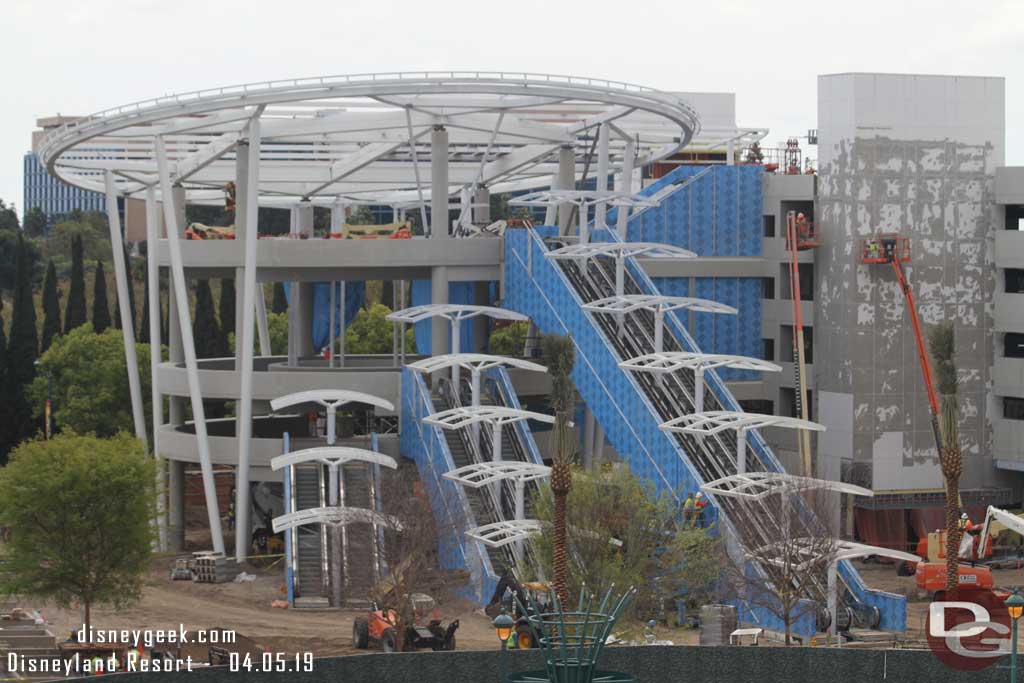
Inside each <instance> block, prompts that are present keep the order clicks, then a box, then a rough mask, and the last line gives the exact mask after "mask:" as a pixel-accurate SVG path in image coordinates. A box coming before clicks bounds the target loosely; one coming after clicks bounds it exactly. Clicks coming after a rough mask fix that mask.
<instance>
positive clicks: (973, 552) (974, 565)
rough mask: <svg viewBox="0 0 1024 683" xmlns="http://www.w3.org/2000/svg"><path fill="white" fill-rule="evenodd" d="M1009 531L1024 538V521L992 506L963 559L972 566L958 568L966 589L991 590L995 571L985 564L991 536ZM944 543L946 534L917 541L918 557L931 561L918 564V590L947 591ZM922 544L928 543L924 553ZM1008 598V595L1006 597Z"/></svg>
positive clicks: (961, 581) (989, 552)
mask: <svg viewBox="0 0 1024 683" xmlns="http://www.w3.org/2000/svg"><path fill="white" fill-rule="evenodd" d="M1003 530H1008V531H1012V532H1014V533H1016V534H1020V535H1021V536H1024V519H1022V518H1020V517H1018V516H1017V515H1015V514H1013V513H1011V512H1007V511H1006V510H1001V509H999V508H997V507H993V506H991V505H990V506H989V507H988V510H987V511H986V512H985V521H984V523H983V524H982V526H981V533H980V535H979V536H978V538H977V540H976V541H973V542H972V547H971V549H970V551H969V552H968V553H967V554H968V557H965V558H964V559H966V560H968V562H969V563H964V562H961V563H960V566H959V568H958V579H957V582H958V584H959V585H960V586H967V587H971V588H978V589H992V588H994V587H995V581H994V579H993V578H992V570H991V568H990V567H989V566H987V565H986V564H979V563H984V562H986V558H989V557H991V556H992V542H991V541H992V537H993V536H994V535H995V534H997V533H998V532H1000V531H1003ZM945 541H946V532H945V531H936V532H933V533H931V534H928V538H927V539H922V540H921V541H919V542H918V548H919V549H918V554H919V555H920V556H921V557H926V558H927V559H928V562H922V563H921V564H919V565H917V573H916V574H915V581H916V583H917V585H918V587H920V588H923V589H925V590H928V591H942V590H945V588H946V564H945V557H946V556H945V552H944V549H945ZM921 543H925V544H926V547H925V552H923V553H922V552H921V549H920V547H921ZM1007 595H1008V594H1007Z"/></svg>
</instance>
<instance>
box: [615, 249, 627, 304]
mask: <svg viewBox="0 0 1024 683" xmlns="http://www.w3.org/2000/svg"><path fill="white" fill-rule="evenodd" d="M625 293H626V257H625V256H622V255H621V254H619V255H618V256H616V257H615V296H622V295H623V294H625Z"/></svg>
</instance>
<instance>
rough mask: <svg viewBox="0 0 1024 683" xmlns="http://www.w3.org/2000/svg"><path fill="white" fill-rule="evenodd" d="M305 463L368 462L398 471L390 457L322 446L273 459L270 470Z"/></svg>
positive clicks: (376, 453) (335, 464) (363, 451)
mask: <svg viewBox="0 0 1024 683" xmlns="http://www.w3.org/2000/svg"><path fill="white" fill-rule="evenodd" d="M304 462H320V463H323V464H324V465H329V466H332V467H337V466H338V465H344V464H345V463H349V462H366V463H370V464H371V465H381V466H383V467H387V468H389V469H393V470H394V469H398V463H396V462H395V459H394V458H392V457H391V456H389V455H384V454H383V453H378V452H377V451H371V450H368V449H365V448H349V447H347V446H320V447H317V448H306V449H304V450H301V451H292V452H291V453H285V454H284V455H279V456H277V457H276V458H271V460H270V469H272V470H274V471H277V470H280V469H284V468H285V467H288V466H289V465H299V464H302V463H304Z"/></svg>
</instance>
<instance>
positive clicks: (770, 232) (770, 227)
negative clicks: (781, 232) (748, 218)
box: [764, 216, 775, 237]
mask: <svg viewBox="0 0 1024 683" xmlns="http://www.w3.org/2000/svg"><path fill="white" fill-rule="evenodd" d="M764 236H765V237H775V216H765V217H764Z"/></svg>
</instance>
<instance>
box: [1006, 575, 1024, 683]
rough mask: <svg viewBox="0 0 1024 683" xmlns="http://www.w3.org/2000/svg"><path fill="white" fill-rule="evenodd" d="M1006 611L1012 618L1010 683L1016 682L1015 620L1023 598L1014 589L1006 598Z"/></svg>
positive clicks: (1023, 602) (1021, 608)
mask: <svg viewBox="0 0 1024 683" xmlns="http://www.w3.org/2000/svg"><path fill="white" fill-rule="evenodd" d="M1006 611H1007V612H1009V613H1010V619H1012V620H1013V632H1012V635H1011V636H1010V637H1011V638H1012V639H1013V640H1012V642H1011V643H1010V683H1017V621H1018V620H1019V619H1020V615H1021V613H1022V612H1024V598H1022V597H1021V596H1020V594H1019V593H1017V591H1016V590H1014V591H1013V595H1011V596H1010V597H1008V598H1007V599H1006Z"/></svg>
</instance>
